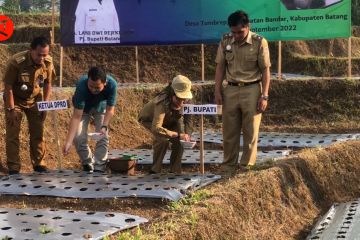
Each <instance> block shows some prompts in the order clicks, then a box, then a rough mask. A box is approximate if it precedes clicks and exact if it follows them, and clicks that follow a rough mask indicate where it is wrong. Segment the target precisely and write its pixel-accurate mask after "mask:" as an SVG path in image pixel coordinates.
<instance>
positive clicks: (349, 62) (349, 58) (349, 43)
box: [348, 37, 352, 78]
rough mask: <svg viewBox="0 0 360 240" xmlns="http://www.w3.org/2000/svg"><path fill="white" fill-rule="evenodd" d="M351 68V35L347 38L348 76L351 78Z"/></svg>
mask: <svg viewBox="0 0 360 240" xmlns="http://www.w3.org/2000/svg"><path fill="white" fill-rule="evenodd" d="M351 69H352V64H351V37H349V39H348V78H351V75H352V73H351Z"/></svg>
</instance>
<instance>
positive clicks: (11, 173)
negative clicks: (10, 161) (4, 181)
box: [9, 170, 19, 175]
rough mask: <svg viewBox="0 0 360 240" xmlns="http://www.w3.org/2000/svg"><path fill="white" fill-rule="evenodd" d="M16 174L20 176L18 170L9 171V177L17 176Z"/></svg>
mask: <svg viewBox="0 0 360 240" xmlns="http://www.w3.org/2000/svg"><path fill="white" fill-rule="evenodd" d="M16 174H19V171H17V170H10V171H9V175H16Z"/></svg>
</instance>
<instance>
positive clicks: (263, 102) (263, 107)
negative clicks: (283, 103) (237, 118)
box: [256, 97, 268, 113]
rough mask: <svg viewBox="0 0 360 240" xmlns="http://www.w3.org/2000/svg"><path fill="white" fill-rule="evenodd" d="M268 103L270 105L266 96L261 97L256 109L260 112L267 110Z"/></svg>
mask: <svg viewBox="0 0 360 240" xmlns="http://www.w3.org/2000/svg"><path fill="white" fill-rule="evenodd" d="M267 105H268V100H265V99H264V98H262V97H260V98H259V100H258V104H257V109H256V110H257V112H258V113H263V112H265V110H266V108H267Z"/></svg>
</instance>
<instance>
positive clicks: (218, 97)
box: [215, 90, 223, 105]
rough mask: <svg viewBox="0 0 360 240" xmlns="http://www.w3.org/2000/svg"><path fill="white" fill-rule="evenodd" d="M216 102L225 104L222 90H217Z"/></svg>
mask: <svg viewBox="0 0 360 240" xmlns="http://www.w3.org/2000/svg"><path fill="white" fill-rule="evenodd" d="M215 103H216V104H217V105H222V104H223V99H222V94H221V90H216V91H215Z"/></svg>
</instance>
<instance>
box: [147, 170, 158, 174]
mask: <svg viewBox="0 0 360 240" xmlns="http://www.w3.org/2000/svg"><path fill="white" fill-rule="evenodd" d="M149 174H158V173H157V172H155V171H153V170H150V171H149Z"/></svg>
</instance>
